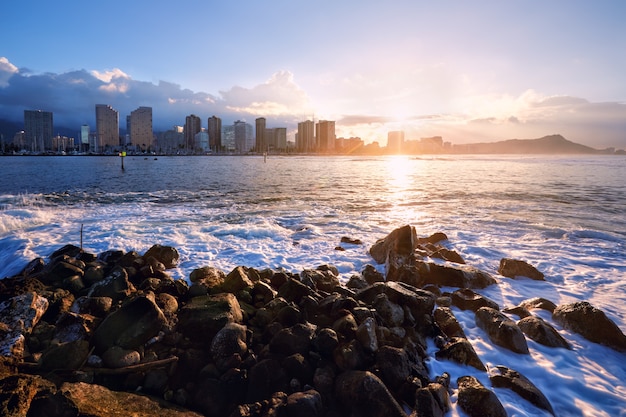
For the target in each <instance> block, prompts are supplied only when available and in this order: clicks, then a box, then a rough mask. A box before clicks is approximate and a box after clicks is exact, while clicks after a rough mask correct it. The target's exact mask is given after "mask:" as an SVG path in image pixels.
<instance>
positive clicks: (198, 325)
mask: <svg viewBox="0 0 626 417" xmlns="http://www.w3.org/2000/svg"><path fill="white" fill-rule="evenodd" d="M242 322H243V313H242V311H241V307H240V305H239V302H238V301H237V298H235V296H234V295H233V294H230V293H223V294H215V295H206V296H201V297H194V298H192V299H191V300H189V302H188V303H187V305H185V306H184V307H183V308H181V309H180V311H179V312H178V329H179V330H180V331H181V332H182V333H183V334H184V335H185V336H186V337H188V338H189V339H191V340H195V341H197V342H202V343H205V344H206V345H208V344H209V343H210V342H211V341H212V340H213V337H215V335H216V334H217V332H218V331H220V329H221V328H222V327H224V326H225V325H226V324H227V323H239V324H241V323H242Z"/></svg>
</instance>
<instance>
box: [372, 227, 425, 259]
mask: <svg viewBox="0 0 626 417" xmlns="http://www.w3.org/2000/svg"><path fill="white" fill-rule="evenodd" d="M416 247H417V233H416V231H415V228H414V227H413V226H410V225H406V226H402V227H399V228H397V229H395V230H393V231H392V232H391V233H389V234H388V235H387V236H386V237H384V238H382V239H378V240H377V241H376V242H375V243H374V244H373V245H372V247H371V248H370V255H372V258H374V260H375V261H376V262H377V263H379V264H382V263H385V262H387V259H388V258H389V256H408V255H410V254H412V253H413V251H415V248H416Z"/></svg>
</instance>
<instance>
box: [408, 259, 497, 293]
mask: <svg viewBox="0 0 626 417" xmlns="http://www.w3.org/2000/svg"><path fill="white" fill-rule="evenodd" d="M417 264H418V265H419V266H420V268H419V271H420V280H421V281H420V286H424V285H427V284H435V285H439V286H443V287H456V288H472V289H480V288H486V287H488V286H490V285H493V284H495V283H496V280H495V278H493V277H492V276H491V275H489V274H488V273H486V272H484V271H481V270H480V269H478V268H474V267H472V266H468V265H458V264H444V265H442V264H438V263H434V262H424V261H419V262H418V263H417Z"/></svg>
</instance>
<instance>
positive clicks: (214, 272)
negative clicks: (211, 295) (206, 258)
mask: <svg viewBox="0 0 626 417" xmlns="http://www.w3.org/2000/svg"><path fill="white" fill-rule="evenodd" d="M225 279H226V274H225V273H224V272H223V271H222V270H220V269H218V268H215V267H212V266H205V267H202V268H197V269H194V270H193V271H191V274H189V281H191V282H192V283H194V284H195V283H198V284H202V285H203V286H205V287H207V288H209V289H211V288H215V287H219V286H220V285H222V284H223V283H224V280H225Z"/></svg>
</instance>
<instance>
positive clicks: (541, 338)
mask: <svg viewBox="0 0 626 417" xmlns="http://www.w3.org/2000/svg"><path fill="white" fill-rule="evenodd" d="M517 326H518V327H519V328H520V329H521V330H522V332H524V334H525V335H526V336H527V337H529V338H530V339H532V340H534V341H535V342H537V343H539V344H542V345H544V346H549V347H560V348H565V349H571V347H570V345H569V343H568V342H567V340H565V339H564V338H563V336H561V335H560V334H559V332H557V331H556V329H555V328H554V327H552V326H551V325H550V324H549V323H547V322H546V321H545V320H543V319H541V318H539V317H535V316H528V317H524V318H523V319H521V320H520V321H518V322H517Z"/></svg>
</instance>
